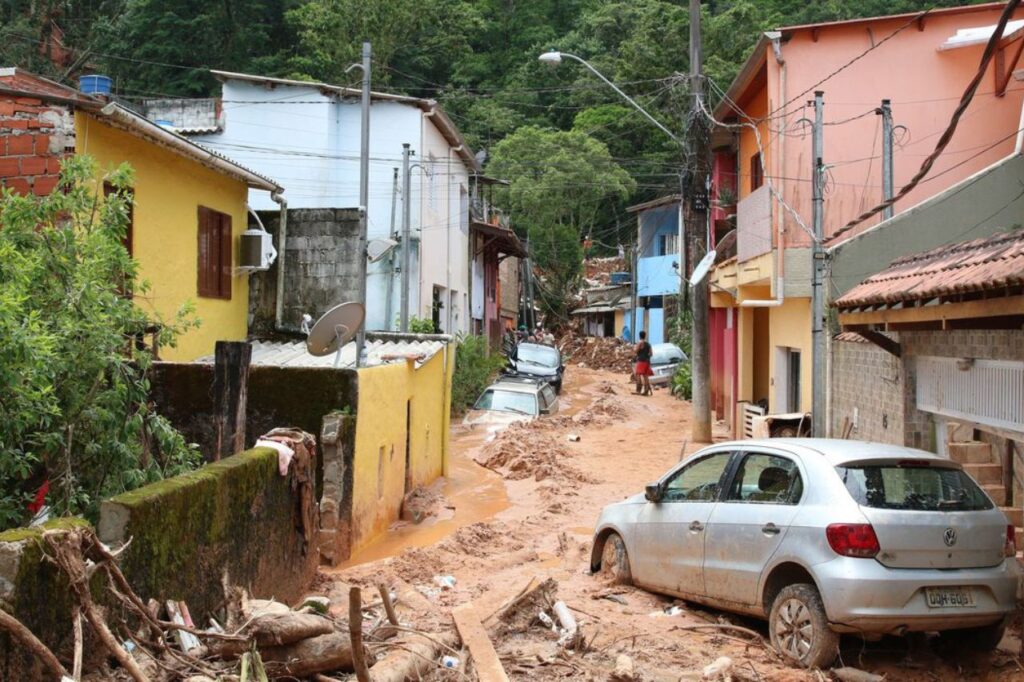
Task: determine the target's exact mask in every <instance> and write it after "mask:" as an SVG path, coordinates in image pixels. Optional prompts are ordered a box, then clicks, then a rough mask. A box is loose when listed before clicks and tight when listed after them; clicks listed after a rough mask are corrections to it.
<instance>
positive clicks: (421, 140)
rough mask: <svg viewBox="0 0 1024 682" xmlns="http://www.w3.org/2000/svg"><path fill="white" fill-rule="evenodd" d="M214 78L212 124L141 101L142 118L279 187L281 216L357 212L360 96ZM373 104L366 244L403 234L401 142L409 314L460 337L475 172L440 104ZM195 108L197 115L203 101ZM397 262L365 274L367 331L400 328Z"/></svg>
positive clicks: (262, 201)
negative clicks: (405, 154)
mask: <svg viewBox="0 0 1024 682" xmlns="http://www.w3.org/2000/svg"><path fill="white" fill-rule="evenodd" d="M213 74H214V75H215V76H216V77H217V78H218V79H219V80H220V81H221V83H222V89H221V98H220V100H219V101H214V102H213V103H212V105H209V106H207V107H206V109H207V110H208V111H209V114H210V115H209V116H208V117H207V121H206V122H207V123H209V124H210V125H206V126H203V125H199V124H197V117H196V116H195V115H184V114H181V115H179V113H178V112H180V111H182V107H181V106H177V107H175V106H173V105H172V104H171V103H167V102H149V103H147V104H148V114H149V116H150V117H151V118H155V119H169V120H167V121H166V123H169V124H170V125H171V126H172V127H174V128H177V129H178V131H179V132H181V133H182V134H185V135H189V136H190V137H191V138H192V139H194V140H196V141H197V142H200V143H202V144H203V145H205V146H207V147H209V148H210V149H213V150H215V151H218V152H222V153H224V154H226V155H230V156H231V157H232V158H233V159H235V160H237V161H238V162H239V163H241V164H243V165H245V166H248V167H250V168H253V169H254V170H258V171H260V172H261V173H265V174H267V175H270V176H271V177H274V178H278V179H279V182H280V183H281V184H282V185H283V186H284V187H285V189H286V197H287V200H288V209H289V212H291V211H293V210H295V209H343V208H357V207H358V206H359V152H360V149H359V147H360V120H361V119H360V113H361V111H360V91H359V90H358V89H353V88H346V87H339V86H336V85H328V84H326V83H312V82H304V81H294V80H286V79H281V78H269V77H265V76H255V75H248V74H240V73H229V72H225V71H214V72H213ZM206 102H210V101H209V100H207V101H206ZM371 102H372V104H371V108H370V178H369V182H370V186H369V205H368V207H367V221H368V237H369V238H370V239H373V238H383V237H388V236H391V235H392V234H395V233H399V234H400V233H401V224H402V210H403V209H402V202H403V201H405V200H406V197H404V196H403V188H402V186H401V184H402V183H401V172H399V173H398V184H397V188H396V185H395V180H394V178H395V169H401V166H402V145H403V143H408V144H409V145H411V150H412V152H413V154H414V155H413V157H412V163H413V164H416V165H415V167H414V169H413V172H412V183H411V185H412V191H411V202H412V203H411V208H410V213H411V226H412V242H413V248H414V249H415V252H414V255H413V263H414V268H413V272H412V274H411V277H410V282H411V289H412V290H411V291H410V295H409V300H410V306H409V307H410V315H416V316H418V317H422V318H431V317H433V318H434V319H435V320H436V321H437V323H438V326H439V327H440V329H441V331H443V332H445V333H458V332H468V331H469V330H470V301H469V295H470V255H469V230H470V201H469V194H470V191H471V190H470V179H471V177H472V176H474V175H475V174H476V173H478V172H479V170H480V167H479V164H478V163H477V161H476V159H475V158H474V156H473V153H472V152H471V151H470V149H469V148H468V147H467V146H466V144H465V142H464V140H463V138H462V135H461V133H460V132H459V130H458V129H457V128H456V127H455V125H454V124H453V123H452V121H451V119H449V118H448V116H447V115H446V114H445V112H444V111H443V110H442V109H441V107H440V106H439V105H438V104H437V102H435V101H433V100H429V99H420V98H416V97H405V96H401V95H394V94H387V93H377V92H375V93H373V95H372V98H371ZM196 104H198V105H200V107H202V101H199V102H197V103H196ZM191 113H192V114H194V113H195V112H194V111H193V112H191ZM176 118H180V120H174V119H176ZM199 118H202V117H199ZM199 123H201V121H200V122H199ZM249 200H250V203H251V206H252V208H253V209H255V210H257V211H276V210H278V206H277V205H276V204H274V203H272V202H271V201H270V200H269V199H268V198H267V197H265V196H261V194H260V193H259V192H253V193H251V194H250V199H249ZM279 248H280V247H279ZM338 256H339V258H338V261H339V262H340V261H341V260H345V259H344V255H343V254H338ZM352 259H353V256H352V254H349V255H348V260H349V261H351V260H352ZM397 263H400V259H398V258H395V261H394V263H393V262H392V261H391V260H390V259H387V258H386V259H384V260H382V261H379V262H377V263H371V264H369V266H368V281H367V320H366V328H367V329H395V328H396V320H397V317H398V311H399V305H400V297H401V275H400V273H399V272H398V271H397V268H396V267H395V265H396V264H397ZM389 280H390V285H389ZM286 281H287V280H286ZM389 292H390V297H389ZM389 298H390V300H389ZM289 322H291V323H292V325H294V324H295V323H296V321H289Z"/></svg>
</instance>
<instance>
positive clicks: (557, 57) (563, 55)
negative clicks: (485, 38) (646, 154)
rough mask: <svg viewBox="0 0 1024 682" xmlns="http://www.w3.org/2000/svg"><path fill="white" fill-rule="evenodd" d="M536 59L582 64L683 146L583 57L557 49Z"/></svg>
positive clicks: (556, 62) (547, 61)
mask: <svg viewBox="0 0 1024 682" xmlns="http://www.w3.org/2000/svg"><path fill="white" fill-rule="evenodd" d="M537 59H538V60H540V61H541V62H544V63H545V64H550V65H552V66H558V65H559V64H561V63H562V60H563V59H572V60H574V61H577V62H579V63H580V64H582V65H583V66H585V67H587V68H588V69H589V70H590V72H591V73H592V74H594V75H595V76H597V77H598V78H600V79H601V80H603V81H604V82H605V84H606V85H608V87H610V88H611V89H612V90H614V91H615V92H617V93H619V95H621V96H622V98H623V99H625V100H626V101H627V102H629V103H630V104H632V105H633V108H634V109H636V110H637V111H639V112H640V113H641V114H643V115H644V116H646V117H647V120H648V121H650V122H651V123H653V124H654V125H656V126H658V129H659V130H661V132H663V133H665V134H666V135H668V136H669V137H671V138H672V140H673V141H675V142H676V144H678V145H680V146H684V142H683V141H682V140H680V139H679V138H678V137H676V136H675V135H674V134H673V133H672V131H670V130H669V129H668V128H666V127H665V126H663V125H661V124H660V123H658V119H656V118H654V117H653V116H651V115H650V114H649V113H647V110H646V109H644V108H643V107H642V106H640V105H639V104H637V103H636V101H634V100H633V98H632V97H630V96H629V95H627V94H626V93H624V92H623V91H622V90H620V89H619V87H618V86H617V85H615V83H612V82H611V81H610V80H608V79H607V78H605V77H604V75H603V74H602V73H601V72H600V71H598V70H597V69H595V68H594V67H593V66H591V65H590V63H589V62H587V61H586V60H585V59H581V58H580V57H577V56H576V55H574V54H569V53H568V52H559V51H558V50H550V51H548V52H545V53H544V54H542V55H540V56H539V57H537Z"/></svg>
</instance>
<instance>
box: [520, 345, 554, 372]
mask: <svg viewBox="0 0 1024 682" xmlns="http://www.w3.org/2000/svg"><path fill="white" fill-rule="evenodd" d="M516 359H517V360H520V361H522V362H532V363H533V364H535V365H543V366H544V367H558V351H557V350H555V349H554V348H545V347H544V346H528V345H524V346H519V349H518V350H517V352H516Z"/></svg>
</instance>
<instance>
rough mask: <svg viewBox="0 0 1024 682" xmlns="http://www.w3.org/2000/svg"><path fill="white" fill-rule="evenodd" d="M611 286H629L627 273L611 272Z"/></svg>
mask: <svg viewBox="0 0 1024 682" xmlns="http://www.w3.org/2000/svg"><path fill="white" fill-rule="evenodd" d="M611 283H612V284H629V273H628V272H613V273H612V276H611Z"/></svg>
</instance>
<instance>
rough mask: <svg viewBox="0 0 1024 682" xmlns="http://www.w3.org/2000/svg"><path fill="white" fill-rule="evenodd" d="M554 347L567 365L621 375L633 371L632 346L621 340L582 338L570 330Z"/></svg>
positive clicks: (593, 337) (612, 338) (595, 337)
mask: <svg viewBox="0 0 1024 682" xmlns="http://www.w3.org/2000/svg"><path fill="white" fill-rule="evenodd" d="M555 345H556V346H558V349H559V350H560V351H561V352H562V357H563V358H565V360H566V362H568V363H571V364H574V365H579V366H580V367H590V368H591V369H604V370H608V371H611V372H622V373H623V374H629V373H630V372H632V371H633V346H632V345H631V344H628V343H626V342H625V341H623V340H622V339H618V338H614V337H598V336H582V335H580V333H579V332H577V331H574V330H570V331H567V332H566V333H565V334H563V335H562V337H561V338H560V339H558V341H557V342H556V343H555Z"/></svg>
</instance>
